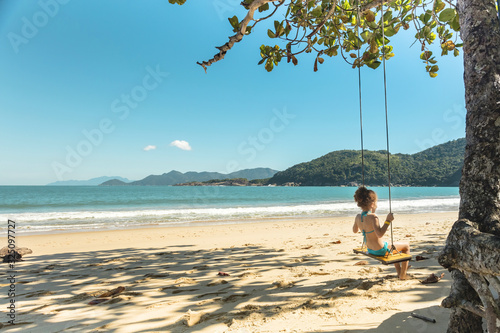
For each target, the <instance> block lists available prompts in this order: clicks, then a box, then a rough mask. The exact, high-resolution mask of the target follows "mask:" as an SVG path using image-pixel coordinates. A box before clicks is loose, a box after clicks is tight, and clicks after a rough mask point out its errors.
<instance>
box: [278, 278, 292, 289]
mask: <svg viewBox="0 0 500 333" xmlns="http://www.w3.org/2000/svg"><path fill="white" fill-rule="evenodd" d="M273 285H274V286H276V287H278V288H280V289H287V288H292V287H293V286H294V285H295V282H294V281H290V280H286V279H281V280H278V281H274V282H273Z"/></svg>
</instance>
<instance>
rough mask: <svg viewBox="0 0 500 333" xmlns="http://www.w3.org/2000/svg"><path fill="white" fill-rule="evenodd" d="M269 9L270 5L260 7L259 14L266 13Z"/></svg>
mask: <svg viewBox="0 0 500 333" xmlns="http://www.w3.org/2000/svg"><path fill="white" fill-rule="evenodd" d="M268 9H269V3H266V4H265V5H262V6H260V7H259V13H262V12H265V11H266V10H268Z"/></svg>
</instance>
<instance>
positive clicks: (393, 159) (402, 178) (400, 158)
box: [269, 139, 465, 186]
mask: <svg viewBox="0 0 500 333" xmlns="http://www.w3.org/2000/svg"><path fill="white" fill-rule="evenodd" d="M464 151H465V139H458V140H453V141H450V142H447V143H443V144H440V145H437V146H434V147H431V148H429V149H426V150H424V151H421V152H419V153H416V154H411V155H409V154H391V155H390V163H391V183H392V184H393V185H402V186H458V183H459V181H460V176H461V172H462V165H463V161H464ZM364 159H365V184H366V185H370V186H376V185H387V155H386V151H384V150H381V151H367V150H365V152H364ZM361 170H362V168H361V151H360V150H340V151H334V152H331V153H329V154H326V155H324V156H322V157H320V158H317V159H315V160H312V161H310V162H305V163H300V164H297V165H294V166H293V167H291V168H288V169H286V170H285V171H281V172H278V173H276V174H275V175H274V176H273V177H272V178H271V179H270V180H269V183H270V184H277V185H283V184H285V183H295V184H300V185H301V186H340V185H354V183H356V184H357V185H359V184H362V176H361Z"/></svg>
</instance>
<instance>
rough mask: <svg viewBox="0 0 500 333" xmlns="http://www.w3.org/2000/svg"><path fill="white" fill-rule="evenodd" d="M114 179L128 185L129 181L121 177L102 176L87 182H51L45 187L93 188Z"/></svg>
mask: <svg viewBox="0 0 500 333" xmlns="http://www.w3.org/2000/svg"><path fill="white" fill-rule="evenodd" d="M113 179H116V180H118V181H121V182H125V183H129V182H131V180H129V179H127V178H123V177H118V176H114V177H108V176H103V177H97V178H92V179H89V180H60V181H57V182H53V183H50V184H47V186H95V185H101V184H102V183H103V182H106V181H108V180H113Z"/></svg>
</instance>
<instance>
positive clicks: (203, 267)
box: [193, 265, 210, 271]
mask: <svg viewBox="0 0 500 333" xmlns="http://www.w3.org/2000/svg"><path fill="white" fill-rule="evenodd" d="M193 269H196V270H199V271H206V270H207V269H210V267H209V266H208V265H200V266H193Z"/></svg>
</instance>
